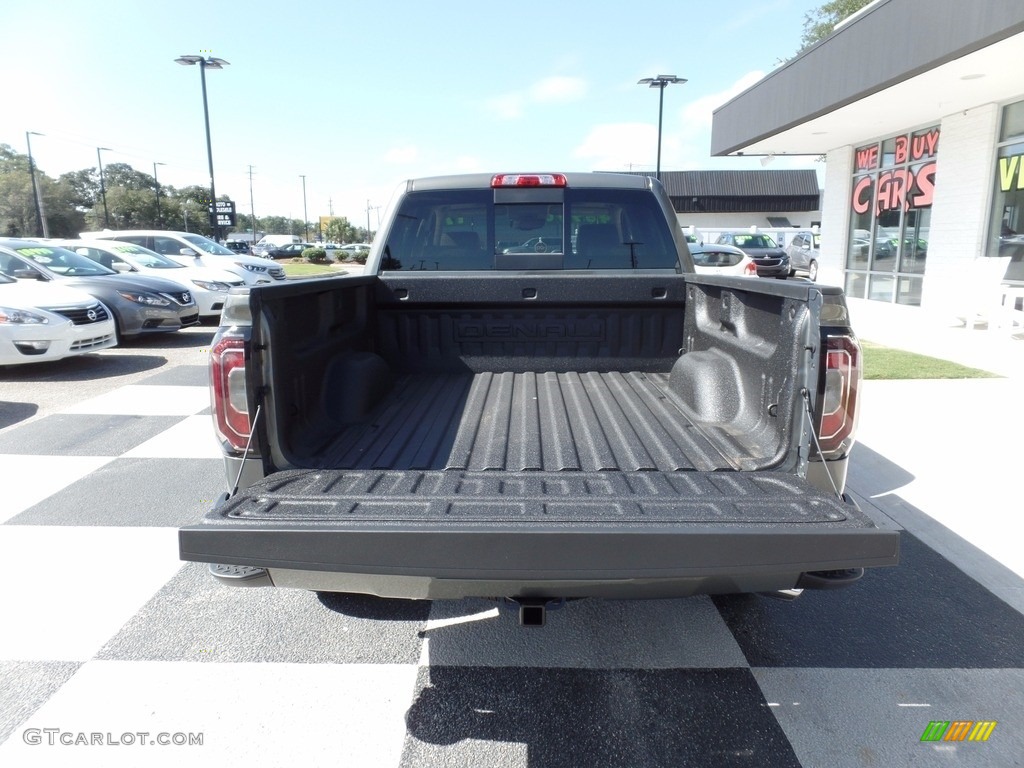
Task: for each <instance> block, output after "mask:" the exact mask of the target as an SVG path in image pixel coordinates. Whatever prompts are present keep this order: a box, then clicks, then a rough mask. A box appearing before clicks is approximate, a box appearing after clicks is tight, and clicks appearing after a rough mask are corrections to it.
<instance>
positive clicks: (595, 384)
mask: <svg viewBox="0 0 1024 768" xmlns="http://www.w3.org/2000/svg"><path fill="white" fill-rule="evenodd" d="M335 396H337V395H335ZM318 466H319V467H321V468H332V469H388V470H430V469H445V470H468V471H482V470H493V471H506V472H526V471H545V472H563V471H581V472H598V471H611V470H618V471H623V472H639V471H661V472H674V471H679V470H698V471H713V470H720V469H735V468H736V467H734V466H733V465H732V464H731V463H730V461H729V460H728V459H727V457H725V456H723V455H722V454H721V453H720V452H719V451H718V450H717V449H716V448H715V447H714V445H713V444H712V443H711V442H709V441H708V440H707V439H706V438H705V437H704V436H703V435H702V434H701V433H700V431H699V430H697V429H696V428H695V427H694V426H693V424H692V423H691V422H690V421H689V420H688V419H687V418H686V416H685V415H684V413H683V411H682V410H681V409H680V407H679V405H678V404H677V403H676V402H675V400H674V399H673V396H672V394H671V393H670V391H669V389H668V374H666V373H640V372H627V373H618V372H610V373H476V374H469V373H467V374H414V375H408V376H403V377H400V378H399V379H398V380H397V382H396V384H395V387H394V388H393V389H392V390H391V391H390V392H389V393H388V394H387V395H386V397H384V398H383V401H382V403H381V404H380V405H379V406H378V408H377V409H375V410H374V411H373V412H371V413H370V414H369V415H368V416H367V418H365V419H363V420H361V421H360V422H359V423H357V424H353V425H350V426H348V427H347V428H345V429H344V430H343V431H342V432H341V433H340V434H338V436H337V439H336V440H334V441H333V443H332V444H331V445H330V446H327V447H326V448H325V449H324V450H323V451H322V453H321V454H320V456H319V461H318Z"/></svg>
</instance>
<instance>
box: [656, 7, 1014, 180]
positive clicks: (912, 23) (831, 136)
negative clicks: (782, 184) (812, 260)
mask: <svg viewBox="0 0 1024 768" xmlns="http://www.w3.org/2000/svg"><path fill="white" fill-rule="evenodd" d="M1022 61H1024V2H1021V0H974V2H963V0H928V2H927V3H923V2H920V1H919V0H877V1H876V2H875V3H873V4H871V5H869V6H867V7H866V8H865V9H863V11H862V12H861V13H860V14H858V15H856V16H855V17H853V18H852V19H851V20H849V21H848V22H847V23H846V24H844V25H842V26H841V27H840V28H838V29H837V30H836V31H835V32H834V33H833V34H832V35H830V36H829V37H828V38H826V39H825V40H822V41H821V42H820V43H818V44H817V45H815V46H814V47H812V48H810V49H809V50H807V51H805V52H804V53H802V54H801V55H800V56H797V57H796V58H795V59H793V60H792V61H789V62H788V63H786V64H785V65H783V66H782V67H780V68H779V69H776V70H775V71H773V72H771V73H770V74H768V75H767V76H766V77H765V78H763V79H762V80H761V81H760V82H758V83H756V84H755V85H754V86H752V87H751V88H749V89H747V90H746V91H744V92H743V93H741V94H740V95H739V96H737V97H735V98H734V99H732V100H731V101H729V102H727V103H726V104H724V105H722V106H721V107H719V108H718V109H717V110H716V111H715V114H714V119H713V122H712V133H711V153H712V154H713V155H738V154H744V155H785V154H796V155H821V154H824V153H826V152H828V151H829V150H831V149H835V148H838V147H843V146H847V145H856V144H860V143H863V142H865V141H868V140H870V139H873V138H879V137H883V136H887V135H892V134H895V133H899V132H901V131H904V130H907V129H908V128H914V127H919V126H925V125H929V124H934V123H937V122H938V121H939V120H940V119H941V118H942V117H943V116H945V115H951V114H954V113H956V112H960V111H964V110H967V109H971V108H973V107H977V106H980V105H983V104H988V103H993V102H1001V101H1008V100H1015V99H1017V98H1024V79H1022V78H1021V76H1020V71H1021V69H1020V67H1021V65H1020V62H1022ZM663 176H664V174H663Z"/></svg>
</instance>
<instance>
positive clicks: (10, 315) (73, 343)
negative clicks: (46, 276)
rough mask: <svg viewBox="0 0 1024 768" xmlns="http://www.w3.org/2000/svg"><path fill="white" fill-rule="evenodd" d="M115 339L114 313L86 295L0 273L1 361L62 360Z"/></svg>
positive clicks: (97, 348)
mask: <svg viewBox="0 0 1024 768" xmlns="http://www.w3.org/2000/svg"><path fill="white" fill-rule="evenodd" d="M116 343H117V337H116V336H115V334H114V317H113V315H111V314H110V310H108V309H107V308H106V306H105V305H104V304H103V303H102V302H100V301H98V300H97V299H95V298H93V297H92V296H90V295H89V294H87V293H84V292H82V291H79V290H75V289H73V288H66V287H64V286H62V285H53V284H52V283H43V282H37V281H34V280H15V279H14V278H13V277H9V276H8V275H6V274H4V273H2V272H0V365H20V364H22V363H38V362H42V361H45V360H60V359H62V358H65V357H70V356H72V355H80V354H84V353H86V352H95V351H97V350H100V349H106V348H108V347H112V346H114V345H115V344H116Z"/></svg>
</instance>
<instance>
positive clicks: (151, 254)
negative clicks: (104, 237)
mask: <svg viewBox="0 0 1024 768" xmlns="http://www.w3.org/2000/svg"><path fill="white" fill-rule="evenodd" d="M110 251H111V253H113V254H114V255H115V256H122V255H124V256H127V257H128V258H130V259H131V260H132V261H134V262H135V263H136V264H138V265H139V266H140V267H148V268H149V269H184V268H185V267H184V265H182V264H179V263H178V262H176V261H173V260H171V259H169V258H167V257H166V256H161V255H160V254H159V253H157V252H156V251H151V250H149V248H143V247H142V246H141V245H135V244H134V243H118V244H117V245H112V246H110Z"/></svg>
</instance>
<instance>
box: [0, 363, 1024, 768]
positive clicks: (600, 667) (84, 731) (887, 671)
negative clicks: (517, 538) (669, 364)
mask: <svg viewBox="0 0 1024 768" xmlns="http://www.w3.org/2000/svg"><path fill="white" fill-rule="evenodd" d="M205 375H206V374H205V370H204V369H203V367H202V366H187V365H186V366H181V367H178V368H173V369H170V370H166V371H163V370H162V371H160V372H158V373H155V374H153V375H152V376H149V377H148V378H144V379H142V380H141V382H140V383H137V384H132V385H127V386H122V387H119V388H116V389H113V390H112V391H110V392H108V393H106V394H104V395H101V396H98V397H94V398H91V399H87V400H84V401H83V402H80V403H77V404H75V405H74V406H72V407H69V408H67V409H65V410H62V411H59V412H56V413H53V414H51V415H47V416H44V417H42V418H38V419H35V420H29V421H27V422H25V423H23V424H18V425H14V426H11V427H9V428H6V429H3V430H0V466H2V467H3V470H2V487H3V493H2V499H0V523H2V524H0V564H2V567H3V569H4V572H5V573H6V576H7V578H6V580H5V585H4V588H3V589H2V590H0V617H3V625H4V630H3V631H2V632H0V681H2V682H0V765H3V766H45V765H54V766H67V765H76V766H104V767H106V766H138V765H147V766H160V765H174V766H178V765H192V766H207V765H209V766H213V765H222V764H225V763H230V764H234V765H247V766H253V767H255V766H292V765H295V766H308V767H312V766H373V767H376V766H429V765H437V766H442V765H443V766H447V765H459V766H485V765H486V766H491V765H496V766H544V767H547V766H590V765H594V766H598V765H599V766H670V765H671V766H687V765H693V766H716V765H724V766H830V767H831V766H875V765H877V766H904V765H906V766H909V765H921V766H928V765H943V766H946V765H958V766H959V765H977V766H997V765H998V766H1011V765H1024V706H1022V704H1024V615H1022V614H1021V613H1020V612H1019V611H1018V610H1016V609H1014V608H1012V607H1011V606H1010V605H1008V604H1007V603H1006V602H1004V601H1003V600H1002V599H1000V597H997V596H996V595H995V594H993V592H992V591H990V590H989V589H988V588H986V587H985V586H982V584H981V583H979V581H977V580H976V579H974V578H972V577H971V576H970V575H968V574H967V573H965V572H964V571H963V570H961V568H959V567H957V565H955V564H954V563H953V562H951V561H950V560H949V559H947V557H945V556H943V555H942V554H940V553H939V552H937V551H936V550H935V549H933V548H932V547H930V546H928V545H927V544H925V543H924V541H923V540H922V539H921V538H920V537H918V536H916V535H914V534H912V533H910V532H906V531H905V532H904V534H903V555H902V557H903V562H902V564H901V565H900V566H899V567H898V568H892V569H885V570H880V571H876V572H874V573H871V574H869V575H868V576H867V577H866V578H865V579H864V580H863V581H862V583H860V584H859V585H857V586H856V587H854V588H852V589H848V590H841V591H836V592H831V593H806V594H805V595H804V596H803V597H801V598H800V599H799V600H797V601H795V602H783V601H777V600H769V599H766V598H762V597H757V596H736V597H716V598H708V597H701V598H693V599H687V600H667V601H666V600H659V601H621V602H616V601H601V600H587V601H579V602H574V603H571V604H569V605H567V606H566V607H564V608H563V609H561V610H558V611H553V612H551V613H549V616H548V625H547V626H546V627H544V628H543V629H523V628H520V627H519V626H518V625H517V621H516V615H515V612H514V611H512V610H509V609H508V608H506V607H503V606H500V605H498V604H496V603H494V602H490V601H484V600H466V601H461V602H438V603H433V604H431V603H425V602H404V601H393V600H377V599H373V598H366V597H359V596H345V595H337V596H328V595H322V596H318V595H316V594H313V593H309V592H302V591H290V590H258V589H257V590H231V589H228V588H225V587H222V586H220V585H218V584H216V583H214V582H213V581H212V579H210V578H209V577H208V576H207V574H206V572H205V569H204V568H203V567H202V566H199V565H195V564H183V563H181V562H180V561H179V560H178V558H177V540H176V528H177V526H179V525H182V524H187V523H190V522H192V521H194V520H196V519H197V518H199V517H200V516H201V515H202V514H203V512H204V510H205V509H206V507H207V506H208V504H209V503H210V501H211V500H212V499H213V498H215V497H216V496H217V495H218V494H219V493H221V491H222V490H223V488H224V485H225V480H224V474H223V465H222V463H221V461H220V459H219V454H218V448H217V446H216V444H215V442H214V439H213V437H212V434H211V428H210V424H209V415H208V408H209V403H208V395H207V390H206V386H205ZM864 457H865V458H864V463H863V464H862V465H861V466H860V469H859V470H858V467H854V471H853V474H852V477H851V487H852V488H853V489H854V490H857V487H858V482H859V480H858V471H859V472H861V476H862V477H867V476H868V475H867V474H866V473H867V471H868V469H869V468H870V461H871V460H872V458H876V457H872V455H871V453H870V451H865V453H864ZM866 503H870V502H866ZM875 512H876V513H877V514H878V515H879V516H880V518H882V517H884V514H883V512H882V511H880V510H875ZM888 524H895V523H893V522H891V521H890V522H889V523H888ZM1018 587H1019V585H1018ZM936 720H939V721H946V720H950V721H952V720H994V721H998V725H997V726H996V727H995V729H994V731H993V732H992V735H991V737H990V738H989V740H988V741H986V742H984V743H971V742H935V743H924V742H922V741H921V740H920V739H921V736H922V734H923V732H924V731H925V729H926V727H927V726H928V724H929V722H931V721H936ZM97 734H98V735H99V737H98V741H97ZM142 734H145V735H142ZM197 735H198V736H199V738H200V739H201V741H202V743H201V744H195V743H193V744H188V743H185V744H173V743H172V744H169V745H161V744H156V743H152V742H156V741H157V740H158V739H172V740H173V739H178V740H181V739H185V740H186V741H187V740H188V738H190V737H191V738H193V740H195V738H194V737H195V736H197ZM64 742H69V743H64ZM83 742H84V743H83Z"/></svg>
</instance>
